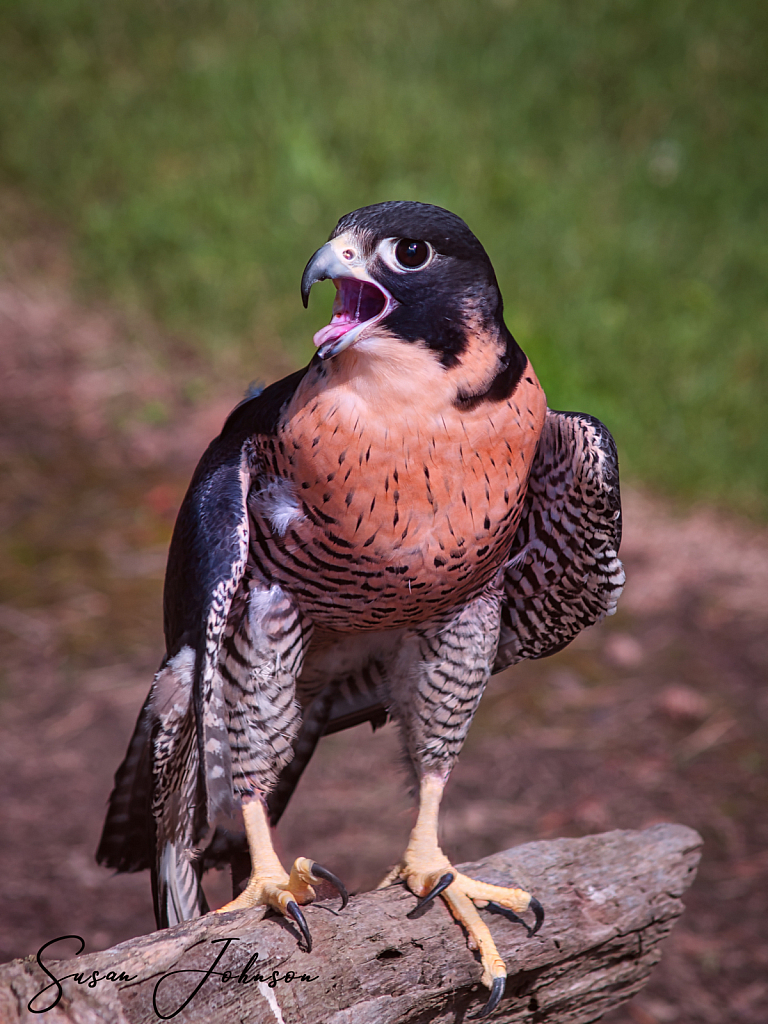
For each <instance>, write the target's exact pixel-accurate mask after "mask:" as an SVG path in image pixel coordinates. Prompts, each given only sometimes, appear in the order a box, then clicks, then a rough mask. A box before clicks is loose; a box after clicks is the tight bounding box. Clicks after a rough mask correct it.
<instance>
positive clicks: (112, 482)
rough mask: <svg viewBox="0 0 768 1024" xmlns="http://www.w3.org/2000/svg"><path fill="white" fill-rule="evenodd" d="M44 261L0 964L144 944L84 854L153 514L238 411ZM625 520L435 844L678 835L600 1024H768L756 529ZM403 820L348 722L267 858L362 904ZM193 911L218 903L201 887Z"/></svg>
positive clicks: (11, 626) (162, 533) (12, 594)
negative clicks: (687, 839)
mask: <svg viewBox="0 0 768 1024" xmlns="http://www.w3.org/2000/svg"><path fill="white" fill-rule="evenodd" d="M57 245H58V243H57V242H56V240H53V241H50V240H48V241H46V239H45V236H44V235H43V236H40V235H38V237H37V239H36V241H35V243H34V245H32V244H31V243H30V246H28V247H27V248H26V249H25V248H24V246H23V245H21V246H17V247H16V248H15V249H14V250H13V254H12V257H13V258H10V259H7V260H6V267H5V272H4V276H3V277H2V278H0V465H2V478H3V481H4V484H3V491H4V494H3V497H4V501H3V504H2V511H1V512H0V535H1V538H2V539H0V544H1V545H2V559H0V566H1V568H0V644H1V645H2V647H1V649H0V765H1V766H2V769H1V770H0V800H1V801H2V823H3V827H2V829H0V878H2V885H1V886H0V889H1V892H0V903H1V906H2V909H1V910H0V961H2V960H6V959H11V958H13V957H17V956H26V955H28V954H30V953H34V952H35V951H36V950H37V949H38V947H39V946H40V945H41V944H42V943H43V942H45V941H47V940H48V939H50V938H53V937H55V936H57V935H61V934H65V933H76V934H80V935H82V936H84V937H85V939H86V942H87V948H88V950H95V949H99V948H105V947H107V946H110V945H113V944H114V943H116V942H119V941H121V940H123V939H126V938H129V937H131V936H133V935H137V934H141V933H144V932H147V931H149V930H151V929H152V928H153V918H152V914H151V909H150V904H151V898H150V891H149V879H148V877H147V876H146V875H145V874H141V875H133V876H116V877H112V876H111V875H110V874H109V872H107V871H105V870H102V869H101V868H99V867H98V866H97V865H96V864H95V862H94V859H93V852H94V850H95V847H96V844H97V841H98V836H99V831H100V827H101V823H102V818H103V813H104V806H105V801H106V799H107V797H108V795H109V791H110V787H111V780H112V775H113V773H114V771H115V768H116V767H117V765H118V763H119V761H120V759H121V758H122V755H123V752H124V749H125V746H126V743H127V740H128V737H129V735H130V731H131V729H132V726H133V723H134V719H135V716H136V713H137V711H138V709H139V707H140V704H141V702H142V700H143V697H144V696H145V693H146V691H147V688H148V685H149V681H150V679H151V675H152V672H153V670H154V668H155V667H156V664H157V662H158V660H159V658H160V654H161V649H162V638H161V611H160V595H161V586H162V574H163V566H164V556H165V548H166V545H167V542H168V539H169V536H170V530H171V528H172V525H173V519H174V515H175V510H176V508H177V507H178V503H179V501H180V499H181V496H182V494H183V490H184V487H185V485H186V482H187V480H188V478H189V475H190V473H191V470H192V468H193V466H194V463H195V460H196V458H197V457H198V455H199V454H200V452H201V451H202V449H203V447H204V445H205V444H206V443H207V441H208V440H209V439H210V437H212V436H213V435H214V434H215V433H216V432H217V430H218V427H219V425H220V423H221V421H222V420H223V417H224V415H225V414H226V412H227V410H228V409H229V407H231V405H232V404H234V402H235V401H236V400H237V399H238V397H239V394H240V392H241V391H242V387H241V383H240V382H238V383H237V384H236V385H234V386H232V385H231V384H230V383H228V382H227V377H228V375H230V379H235V378H234V375H232V374H231V368H230V369H229V370H228V368H227V367H226V366H224V367H223V368H222V370H221V372H220V376H219V378H218V379H216V380H211V379H209V377H208V376H207V375H206V374H207V371H203V370H201V368H200V366H198V365H197V364H196V362H195V360H194V358H192V357H191V356H189V354H188V352H186V350H184V349H183V348H182V347H181V346H179V349H178V353H176V354H174V353H173V352H172V353H171V356H170V357H168V358H167V361H166V363H165V365H159V364H158V360H157V358H156V357H155V355H154V354H153V338H156V334H153V330H152V328H151V325H147V324H145V323H138V322H137V321H136V320H135V319H133V320H130V319H128V318H121V317H118V316H117V315H116V314H114V313H112V312H110V311H108V310H103V309H94V308H84V307H83V306H81V305H78V304H77V303H76V302H75V301H74V300H73V299H72V298H71V296H70V292H69V289H68V287H67V275H66V272H62V271H61V267H60V266H58V264H56V261H55V259H54V258H53V256H55V255H56V253H58V251H59V250H58V248H57ZM52 254H53V256H52ZM41 268H42V269H41ZM52 268H53V269H52ZM167 350H168V349H167V343H166V346H165V351H167ZM274 365H275V367H276V368H277V369H280V367H279V366H278V364H277V363H275V364H274ZM243 383H246V381H243ZM625 514H626V534H625V543H624V546H623V555H624V558H625V561H626V565H627V572H628V578H629V582H628V585H627V589H626V592H625V596H624V598H623V599H622V602H621V605H620V610H619V613H618V614H617V615H616V616H615V618H613V619H611V620H609V621H607V622H606V623H605V624H604V625H602V626H600V627H598V628H597V629H594V630H592V631H589V632H588V633H587V634H586V635H584V636H583V637H581V638H580V639H579V640H578V641H577V642H576V643H574V644H573V645H572V646H571V647H570V648H569V649H568V650H566V651H565V652H563V653H562V654H560V655H558V656H556V657H554V658H552V659H549V660H546V661H543V662H539V663H531V664H528V665H523V666H519V667H518V668H516V669H514V670H513V671H511V672H506V673H504V674H502V675H500V676H498V677H496V678H494V680H493V681H492V683H491V685H490V687H489V690H488V693H487V695H486V696H485V698H484V700H483V703H482V705H481V708H480V711H479V712H478V714H477V716H476V720H475V722H474V724H473V727H472V731H471V734H470V737H469V740H468V742H467V745H466V748H465V750H464V752H463V755H462V758H461V760H460V763H459V766H458V767H457V769H456V771H455V772H454V775H453V778H452V780H451V783H450V787H449V789H448V792H447V796H446V800H445V814H444V823H443V833H444V835H443V839H444V845H445V848H446V850H447V851H448V852H449V853H450V854H451V855H452V856H453V857H454V858H455V859H456V860H457V861H462V860H473V859H477V858H479V857H482V856H484V855H486V854H489V853H491V852H493V851H495V850H500V849H504V848H507V847H510V846H513V845H515V844H518V843H522V842H526V841H528V840H532V839H539V838H550V837H555V836H561V835H567V836H576V835H584V834H587V833H591V832H600V831H605V830H607V829H610V828H616V827H619V828H644V827H646V826H647V825H649V824H652V823H654V822H658V821H664V820H666V821H678V822H683V823H685V824H687V825H691V826H693V827H694V828H696V829H698V830H699V831H700V832H701V833H702V835H703V836H704V839H705V853H704V859H703V861H702V866H701V871H700V873H699V877H698V880H697V881H696V883H695V885H694V887H693V889H692V890H691V891H690V893H689V894H688V896H687V897H686V903H687V908H688V909H687V912H686V914H685V915H684V917H683V919H682V920H681V922H680V923H679V924H678V926H677V927H676V929H675V930H674V932H673V934H672V936H671V938H670V939H669V940H668V941H667V943H666V946H665V950H664V958H663V960H662V963H661V964H660V966H659V967H658V968H657V970H656V972H655V974H654V975H653V977H652V980H651V982H650V984H649V985H648V987H647V988H646V990H645V991H644V992H643V993H642V994H641V995H640V996H639V997H637V998H636V999H635V1000H634V1001H633V1002H631V1003H629V1004H627V1005H626V1006H624V1007H622V1008H620V1009H619V1010H617V1011H615V1012H614V1013H613V1014H611V1015H610V1017H609V1018H606V1019H610V1020H611V1021H612V1022H613V1024H671V1022H676V1024H699V1022H707V1024H709V1022H722V1021H738V1022H744V1024H764V1022H765V1021H766V1020H768V922H767V916H768V815H766V807H767V806H768V803H767V800H766V797H768V785H766V777H765V769H766V765H767V764H768V739H767V738H766V737H767V736H768V730H767V729H766V726H767V725H768V690H766V687H765V680H766V677H767V676H768V631H767V630H766V625H767V624H768V532H766V531H765V530H761V529H758V528H755V527H753V526H750V525H748V524H746V523H743V522H739V521H736V520H734V519H732V518H730V519H729V518H726V517H723V516H719V515H717V514H716V513H714V512H712V511H709V510H707V509H700V510H696V511H693V512H689V513H688V514H686V515H684V516H682V515H676V514H675V513H674V512H673V511H672V510H671V509H670V508H669V507H668V506H666V505H664V504H663V503H661V502H659V501H657V500H653V499H651V498H649V497H647V496H644V495H642V494H641V493H638V492H636V491H628V493H627V494H626V497H625ZM410 824H411V811H410V802H409V800H408V798H407V796H406V794H405V792H404V786H403V779H402V774H401V771H400V769H399V766H398V750H397V742H396V736H395V733H394V730H393V728H392V727H390V726H387V727H385V728H384V729H383V730H381V731H380V732H378V733H377V734H376V735H375V736H374V737H372V736H371V733H370V730H369V729H368V727H367V726H361V727H359V728H357V729H354V730H351V731H349V732H348V733H344V734H340V735H337V736H334V737H331V738H329V739H328V740H326V741H324V743H323V744H322V745H321V748H320V749H319V751H318V753H317V755H316V757H315V759H314V762H313V764H312V766H311V768H310V770H309V772H308V773H307V776H306V777H305V779H304V780H303V782H302V784H301V786H300V789H299V791H298V793H297V795H296V798H295V800H294V802H293V804H292V805H291V807H290V809H289V812H288V814H287V815H286V818H285V820H284V823H283V824H282V825H281V828H280V836H281V839H280V841H281V843H282V846H283V848H284V853H285V855H286V856H287V857H289V858H290V857H292V856H294V855H298V854H299V853H306V854H309V855H311V856H313V857H316V858H317V859H318V860H319V861H320V862H322V863H325V864H327V865H328V866H329V867H331V868H332V869H333V870H335V871H337V872H338V873H339V874H340V875H341V876H342V877H343V878H345V880H346V881H347V882H348V884H349V885H350V887H351V889H352V890H360V889H365V888H367V887H370V886H371V885H373V884H375V882H376V881H377V880H378V879H379V878H380V877H381V876H382V874H383V873H384V872H385V870H386V869H387V868H388V867H389V866H390V865H391V864H392V863H393V861H395V860H396V858H397V857H398V855H399V853H400V852H401V850H402V847H403V844H404V840H405V837H406V835H407V832H408V829H409V827H410ZM210 890H211V895H212V898H213V899H214V900H216V899H219V900H223V899H224V898H225V896H226V888H225V884H224V880H223V878H221V877H214V878H212V879H211V885H210Z"/></svg>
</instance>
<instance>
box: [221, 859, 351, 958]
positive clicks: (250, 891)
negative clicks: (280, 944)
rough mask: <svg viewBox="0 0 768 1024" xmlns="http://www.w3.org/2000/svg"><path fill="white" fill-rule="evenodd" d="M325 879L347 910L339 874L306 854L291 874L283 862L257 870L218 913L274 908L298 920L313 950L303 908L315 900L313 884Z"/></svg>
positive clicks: (308, 946)
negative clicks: (308, 857)
mask: <svg viewBox="0 0 768 1024" xmlns="http://www.w3.org/2000/svg"><path fill="white" fill-rule="evenodd" d="M322 880H325V881H326V882H330V883H331V885H332V886H333V887H334V888H335V889H336V890H337V891H338V893H339V895H340V896H341V909H342V910H343V909H344V907H346V905H347V903H348V901H349V896H348V895H347V890H346V889H345V888H344V886H343V885H342V883H341V882H340V881H339V879H338V878H337V877H336V875H334V874H333V873H332V872H330V871H328V869H327V868H323V867H321V866H320V865H319V864H315V862H314V861H311V860H308V859H307V858H306V857H297V858H296V860H295V861H294V864H293V867H292V868H291V873H290V875H289V874H287V873H286V872H285V871H284V870H283V869H282V867H281V866H280V865H279V863H278V864H275V865H273V866H271V868H270V870H269V871H266V872H257V871H254V873H253V874H252V875H251V877H250V879H249V880H248V884H247V885H246V887H245V889H243V891H242V892H241V893H240V895H239V896H238V897H237V898H236V899H234V900H231V901H230V902H229V903H226V904H225V905H224V906H223V907H220V908H219V909H218V910H217V911H216V913H217V914H225V913H227V912H229V911H230V910H248V909H250V908H251V907H272V909H273V910H277V911H279V912H280V913H281V914H282V915H283V916H284V917H288V918H290V919H291V920H293V921H295V922H296V924H297V925H298V928H299V931H300V932H301V934H302V936H303V938H304V943H305V945H306V948H307V952H309V951H310V950H311V949H312V936H311V935H310V933H309V928H308V926H307V921H306V918H305V917H304V915H303V914H302V912H301V910H300V909H299V908H300V907H301V906H304V905H305V904H307V903H311V902H312V901H313V900H314V898H315V890H314V889H313V887H312V886H313V885H317V884H318V883H319V882H320V881H322Z"/></svg>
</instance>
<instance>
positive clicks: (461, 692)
mask: <svg viewBox="0 0 768 1024" xmlns="http://www.w3.org/2000/svg"><path fill="white" fill-rule="evenodd" d="M499 615H500V609H499V595H498V593H497V592H496V591H495V590H490V591H488V592H487V593H486V594H484V595H482V596H481V597H480V598H478V599H477V600H475V601H474V602H472V603H471V604H470V605H468V606H467V607H465V608H464V609H462V611H461V612H460V613H459V614H458V615H457V616H456V617H455V618H454V619H453V620H451V621H450V622H448V623H442V624H437V625H435V627H434V628H433V629H432V630H430V631H428V632H424V633H422V634H421V636H420V637H419V638H418V654H419V657H418V659H417V660H415V662H413V663H412V665H411V668H410V672H408V671H407V670H406V669H405V666H403V671H402V672H401V673H399V675H400V678H401V680H402V681H401V683H400V685H399V686H398V688H397V691H396V693H395V694H394V697H395V704H394V706H393V709H392V710H393V712H394V713H395V715H396V716H397V717H398V719H399V720H400V723H401V726H402V729H403V733H404V736H405V744H406V748H407V750H408V753H409V755H410V757H411V760H412V762H413V765H414V768H415V770H416V773H417V776H418V779H419V813H418V818H417V821H416V825H415V826H414V828H413V831H412V832H411V837H410V841H409V843H408V846H407V848H406V851H405V855H404V856H403V859H402V861H401V862H400V864H399V865H398V866H397V867H396V868H394V869H393V871H392V872H390V874H389V875H388V876H387V877H386V878H385V879H384V881H383V882H382V885H387V884H389V883H390V882H392V881H395V880H397V879H402V880H403V881H404V882H405V883H406V885H407V886H408V888H409V889H410V890H411V891H412V892H413V893H414V894H415V895H416V896H419V897H422V899H421V900H420V903H419V904H418V906H417V908H416V910H419V909H420V908H421V907H423V906H424V905H425V904H427V903H429V902H430V901H431V900H432V899H434V898H435V897H436V896H438V895H441V896H442V898H443V899H444V900H445V901H446V903H447V904H448V907H449V909H450V911H451V913H452V914H453V916H454V917H455V918H456V920H457V921H459V922H460V924H461V925H462V926H463V927H464V929H465V930H466V932H467V936H468V942H469V946H470V948H472V949H476V950H477V951H478V952H479V954H480V960H481V963H482V965H483V975H482V981H483V983H484V984H485V985H487V986H488V987H489V988H490V989H491V995H490V997H489V999H488V1002H487V1004H486V1006H485V1007H484V1009H483V1010H482V1012H481V1013H480V1014H479V1015H478V1016H480V1017H485V1016H487V1015H488V1014H490V1013H491V1012H492V1011H493V1009H494V1008H495V1007H496V1006H497V1005H498V1003H499V1000H500V999H501V997H502V995H503V993H504V984H505V979H506V976H507V971H506V967H505V965H504V961H503V960H502V959H501V957H500V956H499V953H498V951H497V949H496V945H495V943H494V941H493V938H492V936H491V933H490V931H489V929H488V927H487V926H486V925H485V924H484V922H483V921H482V919H481V917H480V915H479V914H478V912H477V910H476V909H475V907H476V906H479V907H485V906H487V905H488V904H489V903H491V902H492V903H494V904H498V905H499V906H501V907H504V908H506V909H508V910H511V911H512V912H513V913H515V914H518V913H523V912H525V911H526V910H528V909H532V910H534V912H535V914H536V918H537V921H536V926H535V927H534V929H532V931H535V930H536V928H538V927H539V925H540V923H541V919H542V918H543V912H542V911H541V908H540V906H539V904H538V902H537V901H536V900H534V899H533V897H532V896H531V895H530V893H527V892H525V891H524V890H522V889H508V888H504V887H502V886H497V885H488V884H486V883H485V882H478V881H476V880H475V879H473V878H469V877H468V876H467V875H462V874H460V873H459V872H458V871H457V870H456V869H455V868H454V867H453V865H452V864H451V862H450V861H449V860H448V858H447V857H446V856H445V854H444V853H443V851H442V850H441V849H440V844H439V842H438V814H439V808H440V801H441V798H442V795H443V790H444V788H445V784H446V782H447V781H448V776H449V775H450V772H451V769H452V767H453V765H454V763H455V761H456V758H457V757H458V754H459V751H460V750H461V746H462V744H463V742H464V739H465V737H466V734H467V731H468V729H469V726H470V724H471V722H472V717H473V715H474V713H475V710H476V708H477V705H478V702H479V700H480V698H481V696H482V694H483V690H484V689H485V685H486V683H487V681H488V678H489V676H490V673H491V668H492V666H493V660H494V658H495V656H496V646H497V638H498V632H499ZM413 654H414V652H413V650H411V651H410V652H409V651H408V650H407V648H406V649H405V650H404V653H403V658H407V657H409V656H410V657H411V658H413ZM412 913H413V912H412Z"/></svg>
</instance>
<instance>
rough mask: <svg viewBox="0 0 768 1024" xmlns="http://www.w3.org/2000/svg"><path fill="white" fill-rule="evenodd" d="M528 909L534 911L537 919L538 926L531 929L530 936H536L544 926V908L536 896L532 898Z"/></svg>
mask: <svg viewBox="0 0 768 1024" xmlns="http://www.w3.org/2000/svg"><path fill="white" fill-rule="evenodd" d="M528 909H529V910H532V911H533V914H534V917H535V918H536V924H535V925H534V926H533V928H531V931H530V935H529V936H528V938H530V937H531V935H535V934H536V932H537V931H538V930H539V928H541V926H542V925H543V924H544V907H542V905H541V904H540V903H539V901H538V900H537V899H536V897H535V896H531V902H530V903H529V904H528Z"/></svg>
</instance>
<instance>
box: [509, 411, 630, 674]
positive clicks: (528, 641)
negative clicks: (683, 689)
mask: <svg viewBox="0 0 768 1024" xmlns="http://www.w3.org/2000/svg"><path fill="white" fill-rule="evenodd" d="M620 543H621V497H620V492H619V464H618V457H617V454H616V445H615V443H614V440H613V438H612V437H611V435H610V433H609V431H608V430H607V428H606V427H605V426H604V425H603V424H602V423H601V422H600V421H599V420H597V419H595V418H594V417H593V416H588V415H586V414H583V413H572V412H554V411H553V410H551V409H549V410H547V418H546V421H545V424H544V429H543V431H542V435H541V439H540V441H539V447H538V450H537V453H536V457H535V459H534V462H533V466H532V467H531V476H530V481H529V485H528V494H527V497H526V502H525V506H524V508H523V515H522V518H521V520H520V526H519V527H518V530H517V535H516V537H515V542H514V544H513V547H512V552H511V556H510V560H509V562H508V565H507V569H506V572H505V574H504V592H505V600H504V603H503V607H502V625H501V636H500V641H499V651H498V654H497V657H496V662H495V664H494V672H500V671H501V670H502V669H504V668H506V667H507V666H508V665H514V664H515V663H516V662H518V661H523V660H524V659H526V658H545V657H547V656H548V655H550V654H554V653H555V652H556V651H559V650H561V649H562V648H563V647H565V646H566V645H567V644H569V643H570V642H571V641H572V640H573V639H574V637H576V636H577V635H578V634H579V633H580V632H581V631H582V630H583V629H585V628H586V627H587V626H591V625H593V624H594V623H596V622H599V621H600V620H601V619H602V618H603V617H604V616H606V615H612V614H613V613H614V611H615V610H616V602H617V601H618V599H619V595H620V594H621V591H622V588H623V586H624V568H623V566H622V564H621V562H620V561H619V557H618V553H619V545H620Z"/></svg>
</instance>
